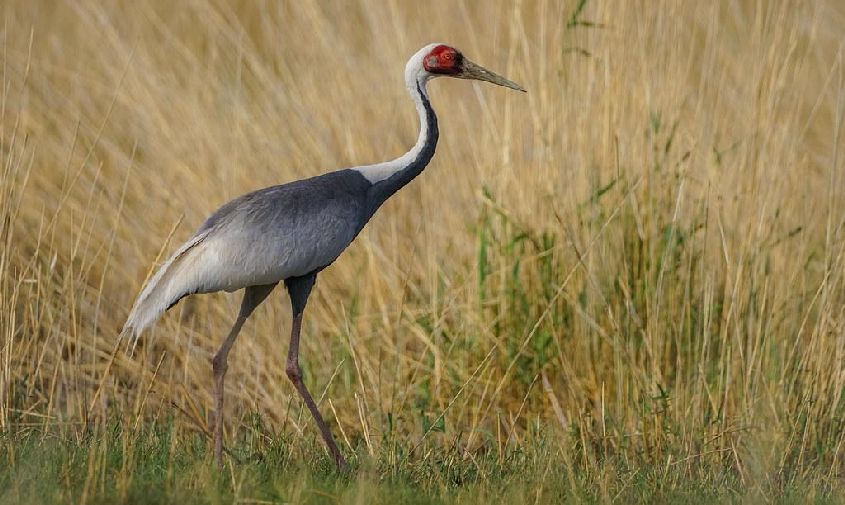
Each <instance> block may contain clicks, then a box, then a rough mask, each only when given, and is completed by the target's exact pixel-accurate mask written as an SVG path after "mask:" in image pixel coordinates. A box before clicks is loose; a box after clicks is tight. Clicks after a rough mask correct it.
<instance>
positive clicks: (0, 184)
mask: <svg viewBox="0 0 845 505" xmlns="http://www.w3.org/2000/svg"><path fill="white" fill-rule="evenodd" d="M579 4H580V7H579ZM0 13H2V15H3V24H2V56H0V57H2V89H0V92H1V93H2V95H0V161H1V162H2V170H0V189H1V190H2V191H0V239H1V240H0V432H3V433H7V434H14V433H21V432H37V433H42V434H48V433H61V434H63V436H66V437H69V438H70V439H79V438H80V437H83V434H84V433H89V432H96V431H97V430H98V429H100V430H101V429H105V428H104V427H105V426H107V425H108V424H109V423H110V422H112V421H113V420H114V419H116V418H117V419H119V421H118V422H119V423H122V424H123V425H124V426H135V427H137V426H138V425H139V424H145V423H148V422H152V421H159V422H164V421H167V420H169V421H168V422H172V423H173V424H174V425H175V426H176V429H177V431H178V432H180V433H185V434H186V435H185V436H188V434H192V433H193V434H196V433H201V432H202V431H204V430H208V429H209V428H210V426H209V422H210V418H211V415H210V413H211V406H212V404H211V391H212V381H211V365H210V360H211V357H212V355H213V353H214V352H215V351H216V349H217V346H219V344H220V342H221V341H222V339H223V338H224V336H225V335H226V332H227V331H228V328H229V326H230V325H231V323H232V321H233V320H234V317H235V315H236V313H237V308H238V305H239V303H240V296H239V295H237V294H225V293H223V294H215V295H207V296H201V297H192V298H190V299H187V300H186V301H183V302H182V303H180V304H179V305H178V306H177V307H176V308H175V309H174V310H172V311H170V312H168V313H167V314H166V315H165V317H164V318H162V320H161V321H160V322H159V324H158V325H157V326H156V327H155V329H154V330H153V331H150V332H148V333H147V334H145V336H144V337H143V339H142V342H141V345H140V346H139V350H137V351H136V352H135V353H134V354H132V355H130V354H129V353H127V352H126V350H125V349H124V348H122V347H118V340H117V335H118V333H119V331H120V328H121V326H122V324H123V322H124V320H125V318H126V315H127V313H128V310H129V308H130V307H131V305H132V302H133V300H134V297H135V296H136V295H137V293H138V292H139V290H140V289H141V287H142V284H143V282H144V280H145V279H146V278H147V276H148V275H150V273H151V269H152V268H154V266H155V265H158V264H160V263H161V261H163V260H164V259H165V258H166V257H167V255H169V254H170V253H171V252H172V251H174V250H175V248H176V247H177V246H178V244H179V243H181V242H182V241H183V240H185V239H186V238H188V237H189V236H190V235H191V234H192V233H193V231H194V230H195V229H196V227H198V226H199V225H200V224H201V223H202V221H203V220H204V218H205V216H207V215H208V214H209V213H211V212H212V211H213V210H214V209H216V208H217V207H218V206H219V205H221V204H222V203H224V202H225V201H227V200H229V199H231V198H233V197H236V196H238V195H240V194H242V193H244V192H247V191H250V190H253V189H256V188H259V187H264V186H269V185H272V184H277V183H282V182H287V181H290V180H293V179H297V178H302V177H308V176H313V175H317V174H320V173H323V172H326V171H330V170H335V169H338V168H343V167H348V166H353V165H358V164H365V163H372V162H376V161H380V160H384V159H389V158H393V157H395V156H398V155H399V154H401V153H402V152H404V151H405V150H406V149H407V148H408V147H410V146H411V145H412V144H413V142H414V140H415V139H416V135H417V128H418V124H417V120H416V115H415V112H414V108H413V106H412V104H411V101H410V100H409V99H408V97H407V95H406V91H405V89H404V86H403V81H402V70H403V68H404V64H405V61H406V59H407V58H408V57H409V56H410V55H411V54H413V53H414V52H415V51H416V50H417V49H418V48H419V47H421V46H423V45H424V44H427V43H429V42H432V41H443V42H447V43H449V44H453V45H455V46H456V47H458V48H460V49H462V50H463V52H464V54H466V55H467V56H468V57H469V58H471V59H472V60H474V61H477V62H478V63H480V64H482V65H484V66H486V67H488V68H490V69H492V70H494V71H497V72H500V73H502V74H503V75H505V76H507V77H509V78H511V79H513V80H515V81H516V82H519V83H520V84H522V85H523V86H524V87H525V88H526V89H528V94H527V95H524V94H520V93H513V92H509V91H508V90H504V89H501V88H496V87H493V86H489V85H483V84H478V83H469V82H467V81H454V80H448V79H442V80H438V81H436V82H434V83H433V84H432V85H431V86H430V90H431V96H432V102H433V105H434V107H435V110H436V111H437V112H438V115H439V119H440V127H441V140H440V144H439V146H438V150H437V154H436V156H435V158H434V160H433V162H432V163H431V165H430V166H429V167H428V168H427V169H426V171H425V172H424V173H423V174H422V175H421V176H420V177H419V178H418V179H417V180H416V181H415V182H414V183H412V184H411V185H409V186H408V187H406V188H405V189H404V190H402V191H401V192H400V193H398V194H397V195H395V196H394V197H393V198H392V199H391V200H390V201H389V202H388V203H387V205H385V206H384V207H383V209H382V210H381V211H380V212H379V213H378V214H377V215H376V217H375V218H374V219H373V221H372V222H371V223H370V224H369V225H368V227H367V228H366V229H365V230H364V232H363V233H362V234H361V236H359V238H358V239H357V240H356V242H355V243H354V244H353V245H352V247H350V248H349V250H347V252H346V253H345V254H344V255H343V256H341V258H340V259H339V260H338V261H337V262H336V263H335V264H334V265H333V266H331V267H330V268H328V269H327V270H325V271H324V272H323V273H322V274H321V275H320V278H319V281H318V283H317V289H316V292H315V295H314V296H312V298H311V301H310V304H309V306H308V309H307V311H306V318H305V324H304V328H303V342H302V351H301V360H302V363H303V368H304V371H305V378H306V382H307V383H308V385H309V387H310V388H311V390H312V391H313V392H314V393H315V397H320V398H322V401H321V403H320V405H321V409H322V411H323V412H324V415H326V417H327V419H328V420H329V421H330V424H331V425H332V427H333V430H334V432H335V434H336V436H337V437H338V439H339V443H340V445H341V446H342V449H343V450H344V452H345V453H347V454H349V455H352V454H355V455H356V457H358V458H367V457H375V458H383V459H384V461H387V462H388V463H389V464H392V463H395V462H396V461H395V459H396V458H400V459H401V458H410V459H411V460H414V461H425V460H427V459H430V458H437V457H438V456H437V455H438V453H441V452H443V451H457V452H455V454H457V455H458V456H456V457H458V459H462V460H464V461H469V462H470V464H471V463H472V461H474V460H475V458H478V457H480V455H489V454H494V455H498V456H497V457H500V458H504V457H506V455H508V454H510V453H513V451H519V450H520V449H521V448H523V447H528V446H531V444H534V443H540V442H539V441H543V443H549V444H552V446H553V447H555V452H554V454H556V455H557V456H556V457H558V458H559V459H558V460H556V462H555V465H556V466H555V467H554V470H552V473H554V472H559V473H560V474H561V475H569V476H570V477H571V478H573V479H574V477H572V476H574V475H576V474H577V473H578V472H579V471H588V472H591V475H595V476H597V477H595V479H594V481H592V482H595V483H596V489H597V491H596V496H598V497H599V498H600V499H608V498H613V495H614V494H615V493H616V491H617V490H618V489H619V488H620V487H624V486H623V484H624V482H623V483H621V484H620V483H619V482H621V481H619V479H617V477H618V476H617V474H616V473H614V472H615V470H613V468H612V467H613V465H612V464H610V463H609V462H611V461H616V462H625V463H626V464H629V465H632V466H633V467H636V466H637V465H642V466H643V467H646V466H647V467H649V468H657V469H661V470H662V469H665V472H666V475H667V476H668V477H667V479H668V482H674V483H678V482H682V481H683V480H685V479H691V478H700V477H701V475H709V474H707V473H706V472H705V473H704V474H702V473H701V472H702V470H701V469H704V468H707V469H712V468H724V469H725V471H726V472H728V473H730V474H731V475H733V476H735V478H736V479H737V482H739V483H740V484H741V486H742V487H743V488H745V489H748V490H749V492H752V493H753V492H759V493H762V494H761V495H760V496H776V495H777V492H778V489H780V487H779V486H782V485H783V484H784V483H787V482H790V479H796V478H800V479H805V480H809V481H812V482H817V483H821V484H820V487H818V488H813V489H818V490H820V491H818V492H820V493H822V492H832V493H834V494H835V493H841V490H842V489H843V488H842V487H839V486H840V485H841V479H842V478H843V475H845V474H843V470H845V464H844V463H843V458H845V454H843V451H845V448H843V443H845V430H844V429H843V428H845V397H843V387H845V363H844V362H843V359H845V240H844V239H845V228H844V227H845V177H843V175H845V161H843V159H845V156H843V152H842V149H843V145H842V144H843V141H845V133H843V131H845V129H843V126H845V124H844V123H845V122H843V119H845V55H843V48H845V5H843V4H842V3H841V2H839V1H837V0H828V1H813V2H808V1H797V0H795V1H789V0H783V1H771V2H766V1H762V0H761V1H753V0H748V1H742V0H735V1H734V0H725V1H713V2H696V1H692V0H690V1H668V0H666V1H645V0H643V1H632V2H628V1H622V0H618V1H610V2H579V1H575V0H567V1H552V0H521V1H515V2H475V1H470V0H463V1H433V2H412V1H404V0H403V1H397V2H389V3H387V2H386V3H381V2H374V1H366V0H358V1H348V2H346V1H345V2H313V1H303V2H286V1H284V2H283V1H279V2H272V1H215V2H209V3H207V2H201V1H193V0H192V1H184V2H89V1H85V2H53V1H50V0H11V1H10V2H8V3H4V4H2V5H0ZM290 320H291V317H290V309H289V305H288V300H287V296H286V295H285V294H284V293H283V291H282V290H277V292H275V293H274V294H273V295H272V297H271V299H270V301H269V302H268V303H265V304H264V305H263V306H262V307H260V308H259V309H258V310H257V311H256V313H255V315H254V316H253V317H252V318H251V320H250V322H249V323H248V324H247V326H246V327H245V329H244V332H243V333H242V335H241V337H240V338H239V340H238V341H237V343H236V345H235V347H234V350H233V352H232V354H231V356H230V360H229V364H230V366H229V373H228V375H227V404H226V414H227V426H226V437H227V441H230V442H231V441H234V440H237V439H239V437H242V436H244V435H243V434H244V433H245V432H249V430H251V429H253V427H254V424H255V423H256V422H257V421H256V418H257V417H260V422H261V423H262V425H263V426H269V427H272V431H273V432H274V433H277V434H280V435H286V436H289V437H291V440H292V442H291V444H292V447H293V449H292V450H293V451H294V453H295V454H299V455H301V456H302V457H303V458H304V457H308V454H311V453H313V452H314V451H322V448H321V447H320V446H319V445H317V444H315V443H311V442H313V441H317V442H318V441H319V438H318V437H319V434H318V432H317V430H316V429H315V425H314V423H313V422H312V420H311V418H310V416H308V413H307V411H304V410H303V408H302V406H301V403H300V401H299V398H298V396H297V393H296V391H295V390H294V388H293V387H292V386H291V384H290V383H289V381H288V380H287V377H286V376H285V372H284V356H285V354H286V352H287V345H288V332H289V328H290ZM268 429H269V428H268ZM300 435H304V437H301V436H300ZM74 437H77V438H74ZM7 440H8V439H7ZM300 440H305V441H311V442H308V443H300V442H299V441H300ZM231 443H234V442H231ZM7 450H8V449H7ZM412 450H413V452H411V451H412ZM12 452H14V451H12ZM397 455H404V456H397ZM10 457H11V456H10ZM10 461H12V460H10ZM87 464H88V468H89V469H90V468H91V465H93V464H94V463H92V461H91V460H90V459H89V461H88V463H87ZM205 464H206V465H208V466H210V458H207V459H206V461H205ZM83 466H84V465H83ZM578 469H580V470H578ZM584 469H586V470H584ZM96 479H97V477H96V476H95V477H94V480H95V481H96ZM622 480H623V481H624V479H622ZM86 489H87V488H86ZM837 490H838V491H837ZM620 492H621V491H620ZM87 496H88V495H84V497H87ZM812 496H815V495H812ZM83 501H84V500H83Z"/></svg>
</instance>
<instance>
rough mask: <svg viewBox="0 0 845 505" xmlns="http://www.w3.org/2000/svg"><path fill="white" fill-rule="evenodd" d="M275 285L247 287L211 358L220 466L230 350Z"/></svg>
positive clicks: (215, 431) (215, 454)
mask: <svg viewBox="0 0 845 505" xmlns="http://www.w3.org/2000/svg"><path fill="white" fill-rule="evenodd" d="M275 287H276V285H275V284H267V285H265V286H250V287H248V288H246V290H245V291H244V299H243V301H242V302H241V310H240V312H239V313H238V319H237V320H235V324H234V325H233V326H232V330H231V331H229V336H228V337H226V340H224V341H223V345H221V346H220V349H219V350H218V351H217V354H215V355H214V358H213V359H212V360H211V366H212V369H213V370H214V461H215V462H216V463H217V466H219V467H220V468H223V379H224V378H225V377H226V369H227V368H228V367H229V366H228V363H227V358H228V357H229V350H231V348H232V344H234V343H235V339H236V338H237V337H238V333H240V331H241V327H243V325H244V323H245V322H246V320H247V318H249V316H250V314H252V311H253V310H255V308H256V307H258V306H259V305H260V304H261V302H263V301H264V299H265V298H267V295H269V294H270V292H271V291H273V288H275Z"/></svg>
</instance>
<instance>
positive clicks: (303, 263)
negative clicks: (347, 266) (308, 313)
mask: <svg viewBox="0 0 845 505" xmlns="http://www.w3.org/2000/svg"><path fill="white" fill-rule="evenodd" d="M370 186H371V184H370V183H369V182H368V181H367V180H366V179H365V178H364V177H363V176H362V175H361V174H360V173H358V172H356V171H354V170H341V171H338V172H332V173H328V174H324V175H321V176H318V177H313V178H311V179H305V180H301V181H295V182H292V183H288V184H283V185H280V186H272V187H269V188H265V189H262V190H258V191H255V192H252V193H248V194H246V195H243V196H241V197H239V198H236V199H234V200H232V201H231V202H229V203H227V204H225V205H224V206H223V207H221V208H220V209H218V210H217V211H216V212H215V213H214V214H212V215H211V217H209V218H208V220H207V221H206V222H205V223H204V224H203V225H202V226H201V227H200V229H199V230H198V231H197V235H201V234H203V233H207V235H206V238H205V243H206V249H207V255H208V257H207V258H206V263H207V264H208V266H209V267H212V269H213V270H215V271H216V272H214V275H212V272H208V274H209V276H207V277H206V281H207V282H205V283H204V284H205V285H204V286H203V287H202V289H201V291H205V292H208V291H217V290H220V289H225V290H227V291H234V290H236V289H240V288H242V287H246V286H252V285H258V284H269V283H272V282H278V281H281V280H283V279H286V278H289V277H297V276H301V275H305V274H307V273H309V272H312V271H315V270H320V269H322V268H324V267H326V266H328V265H329V264H330V263H332V262H333V261H334V260H335V259H337V257H338V256H339V255H340V254H341V253H342V252H343V251H344V250H345V249H346V248H347V247H348V246H349V244H350V243H351V242H352V240H353V239H354V238H355V237H356V236H357V235H358V233H359V232H360V231H361V229H362V228H363V227H364V224H366V221H367V218H368V217H369V216H368V207H367V204H368V202H367V191H368V190H369V188H370ZM212 277H216V279H214V278H212Z"/></svg>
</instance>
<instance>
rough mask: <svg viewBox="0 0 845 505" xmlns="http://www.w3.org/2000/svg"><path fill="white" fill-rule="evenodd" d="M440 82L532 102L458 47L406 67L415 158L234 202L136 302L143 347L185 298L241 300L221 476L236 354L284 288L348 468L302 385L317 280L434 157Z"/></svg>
mask: <svg viewBox="0 0 845 505" xmlns="http://www.w3.org/2000/svg"><path fill="white" fill-rule="evenodd" d="M438 77H453V78H458V79H472V80H477V81H487V82H490V83H493V84H496V85H499V86H504V87H507V88H511V89H514V90H518V91H522V92H526V90H525V89H524V88H523V87H522V86H520V85H519V84H516V83H515V82H513V81H510V80H508V79H506V78H504V77H502V76H500V75H498V74H496V73H494V72H491V71H490V70H487V69H485V68H484V67H482V66H480V65H478V64H476V63H473V62H472V61H470V60H469V59H467V58H466V57H464V55H463V54H462V53H461V52H460V51H459V50H458V49H456V48H454V47H452V46H450V45H447V44H443V43H433V44H428V45H426V46H425V47H423V48H422V49H420V50H419V51H417V52H416V53H415V54H414V55H413V56H411V58H410V59H409V60H408V62H407V64H406V65H405V85H406V86H407V88H408V92H409V93H410V95H411V98H412V99H413V102H414V105H415V106H416V109H417V113H418V114H419V120H420V132H419V137H418V138H417V142H416V144H414V146H413V147H412V148H411V149H410V150H409V151H408V152H407V153H405V154H403V155H402V156H400V157H398V158H396V159H393V160H391V161H385V162H381V163H376V164H371V165H364V166H357V167H352V168H345V169H340V170H337V171H333V172H327V173H323V174H321V175H317V176H315V177H311V178H307V179H301V180H296V181H293V182H288V183H286V184H281V185H277V186H271V187H267V188H264V189H259V190H257V191H253V192H251V193H247V194H244V195H242V196H240V197H238V198H235V199H234V200H231V201H229V202H228V203H226V204H224V205H223V206H222V207H220V208H219V209H217V210H216V211H215V212H214V213H212V214H211V216H210V217H208V219H207V220H206V221H205V222H204V223H203V224H202V225H201V226H200V227H199V229H198V230H197V231H196V233H194V235H193V236H192V237H191V238H190V239H188V241H187V242H185V243H184V244H183V245H182V246H181V247H179V248H178V249H177V250H176V252H175V253H173V255H172V256H170V257H169V258H168V259H167V260H166V261H165V262H164V263H163V264H162V265H161V267H160V268H159V269H158V270H157V271H156V273H155V274H154V275H153V276H152V277H151V278H150V280H149V282H147V284H146V285H145V286H144V287H143V289H142V290H141V292H140V294H139V295H138V297H137V299H136V300H135V303H134V304H133V306H132V308H131V310H130V311H129V315H128V317H127V319H126V322H125V324H124V326H123V329H122V330H121V333H120V337H121V338H127V339H129V340H131V341H133V342H134V343H137V342H138V339H139V336H140V334H141V333H142V332H143V331H144V330H145V329H146V328H148V327H150V326H151V325H152V324H153V323H155V321H156V320H157V319H158V318H159V317H161V315H162V314H164V312H166V311H167V310H168V309H170V308H171V307H173V306H174V305H176V304H177V303H178V302H179V301H180V300H181V299H182V298H184V297H186V296H189V295H193V294H200V293H212V292H217V291H227V292H235V291H239V290H243V299H242V301H241V305H240V310H239V312H238V315H237V318H236V319H235V322H234V324H233V326H232V328H231V330H230V331H229V333H228V335H227V336H226V338H225V339H224V340H223V343H222V344H221V346H220V348H219V350H218V351H217V352H216V354H215V355H214V357H213V358H212V360H211V365H212V371H213V377H214V431H213V438H214V461H215V463H216V464H217V465H218V466H219V467H221V468H222V467H223V393H224V387H223V386H224V379H225V376H226V371H227V368H228V356H229V351H230V350H231V349H232V346H233V344H234V343H235V339H237V337H238V334H239V333H240V331H241V328H242V327H243V325H244V323H245V322H246V321H247V319H248V318H249V316H250V315H251V314H252V313H253V311H254V310H255V309H256V307H258V306H259V305H260V304H261V303H262V302H263V301H264V300H265V299H266V298H267V297H268V295H270V293H271V292H272V291H273V290H274V289H275V288H276V286H277V285H278V284H279V283H284V286H285V288H286V289H287V291H288V294H289V296H290V304H291V309H292V313H293V320H292V324H291V334H290V344H289V350H288V355H287V361H286V363H285V371H286V373H287V376H288V378H289V379H290V381H291V382H292V383H293V385H294V387H295V388H296V390H297V391H298V393H299V395H300V396H301V397H302V400H303V401H304V402H305V405H306V406H307V407H308V410H309V411H310V412H311V415H312V417H313V418H314V421H315V422H316V424H317V427H318V428H319V430H320V433H321V435H322V437H323V440H324V442H325V444H326V447H327V448H328V451H329V452H330V453H331V456H332V458H333V459H334V462H335V464H336V466H337V468H338V470H339V471H342V470H344V469H346V468H347V463H346V460H345V458H344V456H343V454H342V453H341V452H340V450H339V449H338V447H337V444H336V443H335V440H334V437H333V436H332V433H331V430H330V429H329V427H328V425H327V424H326V422H325V420H324V419H323V417H322V415H320V411H319V410H318V408H317V405H316V404H315V403H314V399H313V398H312V396H311V393H310V392H309V391H308V388H307V387H306V385H305V382H304V381H303V376H302V370H301V368H300V365H299V343H300V332H301V329H302V319H303V313H304V311H305V306H306V303H307V302H308V297H309V295H310V294H311V291H312V289H313V287H314V284H315V282H316V280H317V275H318V274H319V273H320V272H321V271H322V270H323V269H325V268H326V267H327V266H329V265H330V264H332V263H333V262H334V261H335V260H336V259H337V258H338V257H339V256H340V255H341V253H343V251H344V250H345V249H346V248H347V247H348V246H349V245H350V244H351V243H352V241H353V240H354V239H355V237H356V236H357V235H358V234H359V233H360V232H361V230H362V229H363V228H364V226H365V225H366V224H367V222H368V221H369V220H370V218H372V217H373V215H374V214H375V213H376V211H377V210H378V209H379V208H380V207H381V206H382V204H383V203H384V202H385V201H386V200H387V199H388V198H390V197H391V196H392V195H393V194H395V193H396V192H397V191H399V190H400V189H401V188H403V187H404V186H405V185H407V184H408V183H409V182H411V181H412V180H413V179H414V178H416V177H417V176H418V175H419V174H420V173H421V172H422V171H423V170H424V169H425V168H426V166H427V165H428V164H429V162H430V161H431V159H432V157H433V156H434V151H435V148H436V146H437V141H438V138H439V134H440V132H439V129H438V124H437V116H436V115H435V112H434V109H433V108H432V105H431V101H430V99H429V94H428V88H427V86H428V83H429V82H430V81H431V80H433V79H435V78H438Z"/></svg>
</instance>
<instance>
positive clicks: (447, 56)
mask: <svg viewBox="0 0 845 505" xmlns="http://www.w3.org/2000/svg"><path fill="white" fill-rule="evenodd" d="M443 57H444V58H446V59H447V60H451V59H454V58H455V55H454V54H452V53H446V54H444V55H443Z"/></svg>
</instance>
